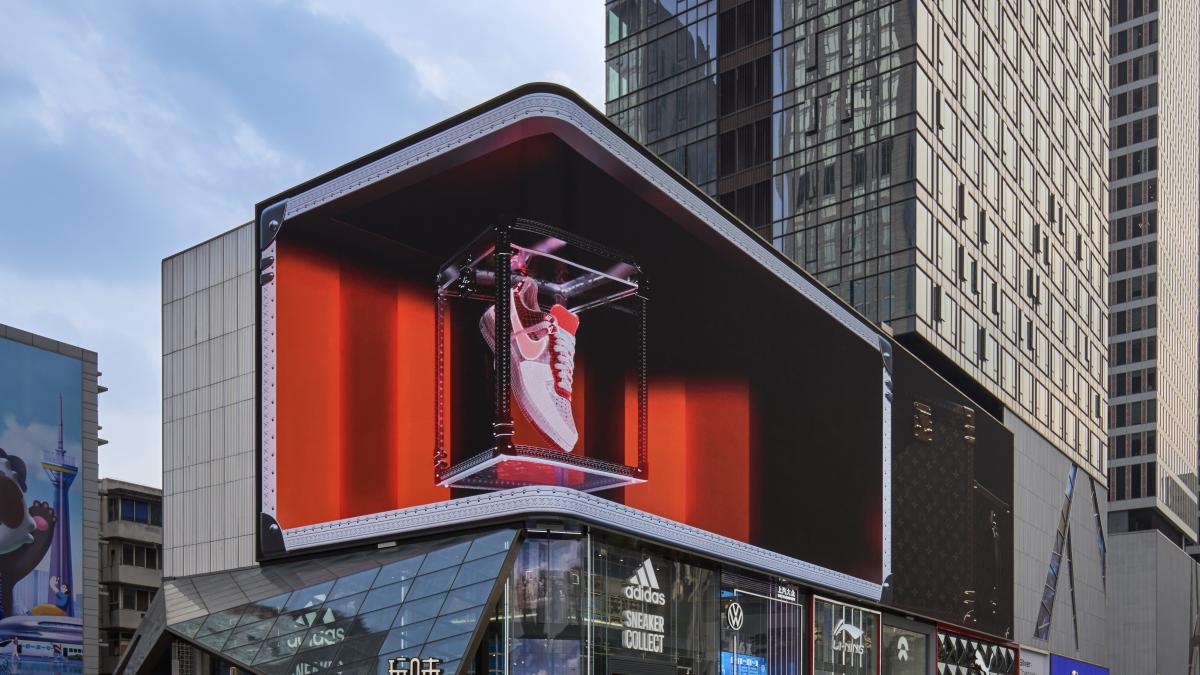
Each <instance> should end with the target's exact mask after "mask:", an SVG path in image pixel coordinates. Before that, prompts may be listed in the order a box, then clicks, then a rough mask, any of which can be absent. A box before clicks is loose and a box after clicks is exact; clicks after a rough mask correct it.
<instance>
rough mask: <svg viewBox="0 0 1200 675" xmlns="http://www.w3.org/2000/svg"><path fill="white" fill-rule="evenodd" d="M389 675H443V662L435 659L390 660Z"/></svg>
mask: <svg viewBox="0 0 1200 675" xmlns="http://www.w3.org/2000/svg"><path fill="white" fill-rule="evenodd" d="M387 672H388V675H442V660H441V659H435V658H432V657H430V658H426V659H419V658H417V657H415V656H414V657H413V658H411V659H406V658H398V659H388V670H387Z"/></svg>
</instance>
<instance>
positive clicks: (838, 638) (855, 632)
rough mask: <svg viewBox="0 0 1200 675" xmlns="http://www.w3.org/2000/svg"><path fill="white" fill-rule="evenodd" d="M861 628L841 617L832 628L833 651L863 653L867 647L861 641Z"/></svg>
mask: <svg viewBox="0 0 1200 675" xmlns="http://www.w3.org/2000/svg"><path fill="white" fill-rule="evenodd" d="M862 637H863V629H861V628H859V627H858V626H855V625H854V624H852V623H849V622H847V621H846V620H845V619H841V620H839V621H838V622H837V625H836V626H834V628H833V651H835V652H842V653H843V654H863V653H865V652H866V650H867V648H866V646H864V645H863V643H862Z"/></svg>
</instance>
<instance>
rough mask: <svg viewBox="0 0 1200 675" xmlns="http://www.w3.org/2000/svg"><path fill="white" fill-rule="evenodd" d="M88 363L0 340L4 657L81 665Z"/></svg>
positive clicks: (0, 633)
mask: <svg viewBox="0 0 1200 675" xmlns="http://www.w3.org/2000/svg"><path fill="white" fill-rule="evenodd" d="M82 368H83V366H82V363H81V362H80V361H79V360H78V359H75V358H71V357H68V356H64V355H61V354H57V353H54V352H50V351H47V350H44V349H39V348H37V347H33V346H30V345H26V344H21V343H18V342H14V341H11V340H4V339H0V665H2V664H3V663H4V662H6V661H11V660H12V659H13V658H17V659H22V660H26V661H31V663H30V665H31V666H32V665H33V663H32V662H34V661H37V660H41V659H47V660H56V661H64V662H65V661H71V662H73V663H74V664H78V663H79V661H78V659H79V658H80V655H81V649H80V647H81V645H82V642H83V622H82V616H83V606H82V600H81V598H82V596H81V595H80V589H81V588H82V575H83V562H82V557H83V541H82V535H83V495H82V489H83V487H82V481H80V480H76V478H77V477H78V473H79V466H80V454H81V451H82V437H83V431H82V427H83V400H82V396H83V395H82V381H83V372H82ZM64 665H65V664H64Z"/></svg>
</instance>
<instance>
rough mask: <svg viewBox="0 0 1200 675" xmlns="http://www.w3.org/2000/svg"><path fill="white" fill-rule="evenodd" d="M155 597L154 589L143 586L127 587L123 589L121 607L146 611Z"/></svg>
mask: <svg viewBox="0 0 1200 675" xmlns="http://www.w3.org/2000/svg"><path fill="white" fill-rule="evenodd" d="M153 599H154V591H152V590H147V589H141V588H126V589H124V590H122V591H121V609H132V610H135V611H138V612H145V611H146V610H148V609H150V601H151V600H153Z"/></svg>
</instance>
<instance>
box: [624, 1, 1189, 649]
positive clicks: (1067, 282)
mask: <svg viewBox="0 0 1200 675" xmlns="http://www.w3.org/2000/svg"><path fill="white" fill-rule="evenodd" d="M1107 4H1108V3H1107V2H1103V1H1101V0H1085V1H1082V2H1076V1H1069V2H1062V1H1059V0H994V1H989V2H972V1H966V0H916V1H914V2H880V1H865V0H859V1H853V2H841V1H835V0H794V1H787V2H773V1H771V0H746V1H740V2H739V1H738V0H707V1H704V2H673V1H664V0H613V1H611V2H608V3H607V10H608V11H607V26H606V35H607V38H608V45H607V54H606V56H607V71H606V72H607V77H608V91H607V94H608V98H607V106H606V107H607V110H606V113H607V115H608V117H609V119H610V120H612V121H613V122H614V123H615V124H616V125H617V126H619V127H620V128H621V129H623V130H625V131H626V132H628V133H629V134H630V135H632V136H633V137H634V138H636V139H638V140H640V141H641V142H643V143H644V144H645V145H646V146H647V147H648V148H649V149H650V150H652V151H654V152H657V153H659V155H660V156H661V157H662V159H664V160H665V161H667V162H668V163H670V164H671V165H672V166H673V167H675V168H676V169H677V170H678V171H680V172H681V173H682V174H684V175H685V176H686V177H688V178H690V179H692V180H694V181H697V184H698V185H700V187H702V188H703V189H704V190H705V191H706V192H708V193H709V194H710V195H713V196H714V197H716V198H717V199H718V200H719V201H720V203H721V204H722V205H723V206H724V207H725V208H726V209H728V210H729V211H731V212H732V213H733V214H734V215H736V216H737V217H738V218H739V219H741V220H742V221H743V222H745V223H746V224H747V225H750V226H751V227H753V228H754V229H755V231H756V232H758V234H759V235H761V236H762V238H763V239H764V243H767V244H769V245H771V246H773V247H775V248H776V249H778V250H779V251H781V252H782V253H784V254H785V255H787V256H788V257H789V258H791V259H792V260H793V261H794V262H796V263H797V264H798V265H800V266H802V267H804V268H805V269H806V270H808V271H809V272H810V273H812V274H813V275H814V276H816V277H817V279H818V280H820V281H821V282H822V283H824V284H825V285H826V286H828V287H829V288H830V289H832V290H833V291H834V292H835V293H837V294H838V295H839V296H841V297H842V298H843V299H845V300H846V301H847V302H849V303H850V304H851V305H853V306H854V307H855V308H856V309H857V310H858V311H859V312H861V313H862V314H864V315H865V316H866V317H868V318H869V319H871V320H873V321H876V322H879V323H881V324H886V325H887V326H888V327H890V329H891V330H892V331H893V333H894V335H895V336H896V338H897V340H898V341H899V342H901V343H902V344H904V345H905V346H907V347H908V348H909V349H911V350H912V351H914V352H915V353H917V354H918V355H919V356H920V357H921V358H922V359H923V360H924V361H925V362H926V363H927V364H929V365H931V366H933V367H934V369H935V370H937V371H938V372H939V373H940V374H941V375H942V376H943V377H945V378H946V379H948V380H950V381H951V382H952V383H953V384H955V385H956V386H958V387H959V388H960V389H961V390H963V391H964V392H966V393H967V394H969V395H970V396H971V397H972V399H973V400H974V401H976V402H977V403H978V404H979V405H980V406H981V407H984V408H985V409H987V410H988V411H989V412H991V413H992V414H994V415H996V416H997V417H1000V418H1002V419H1003V420H1004V422H1005V425H1006V426H1008V427H1009V428H1010V429H1012V430H1013V432H1014V434H1015V437H1016V441H1017V442H1016V449H1017V453H1016V471H1015V481H1016V485H1017V486H1018V489H1017V492H1018V494H1020V495H1023V497H1022V498H1021V499H1018V500H1017V504H1016V508H1015V522H1016V529H1017V537H1016V551H1015V555H1016V558H1017V565H1016V577H1017V578H1016V579H1015V584H1016V588H1017V590H1016V597H1015V599H1014V603H1015V607H1016V612H1015V614H1016V617H1015V635H1014V636H1013V639H1014V640H1017V641H1019V642H1020V643H1021V644H1022V645H1023V646H1025V647H1029V648H1032V649H1031V653H1032V651H1033V650H1042V651H1048V652H1053V653H1054V654H1070V655H1072V656H1073V657H1075V658H1080V659H1082V660H1085V661H1088V660H1090V661H1092V662H1102V661H1104V660H1106V659H1107V647H1106V637H1105V635H1106V630H1107V629H1106V627H1105V621H1106V619H1105V599H1104V598H1105V590H1104V589H1105V585H1106V583H1107V582H1106V576H1105V575H1106V572H1105V570H1106V567H1105V565H1106V537H1105V533H1104V529H1103V528H1104V526H1105V524H1106V511H1105V509H1104V506H1105V504H1106V502H1107V491H1106V483H1107V474H1106V461H1107V457H1108V450H1107V446H1108V436H1107V425H1106V412H1107V410H1108V403H1107V396H1108V392H1107V384H1108V383H1107V381H1106V378H1107V367H1108V363H1107V362H1108V352H1107V350H1106V349H1105V345H1106V340H1107V333H1106V327H1107V322H1108V306H1107V298H1106V295H1105V294H1106V293H1107V279H1108V257H1107V245H1108V241H1109V233H1108V220H1107V218H1106V217H1105V200H1106V199H1108V175H1107V172H1106V164H1105V160H1106V155H1107V150H1108V127H1107V120H1106V115H1105V111H1106V106H1107V104H1108V96H1109V89H1108V74H1107V68H1108V45H1107V40H1106V38H1107V35H1108V25H1109V17H1108V6H1107ZM714 36H715V37H714ZM701 83H703V84H701ZM705 92H707V93H705ZM697 96H709V97H712V99H713V102H710V103H708V104H707V105H705V104H703V103H699V102H697V101H696V97H697ZM705 114H708V115H709V116H708V117H705ZM714 127H715V128H714ZM711 148H715V153H714V152H712V150H711ZM701 157H708V161H709V162H710V163H711V164H710V165H709V166H706V167H703V168H701V167H699V166H697V164H696V163H697V162H698V161H699V158H701ZM712 167H715V169H714V168H712ZM710 170H711V171H712V173H714V174H715V177H713V178H711V179H708V176H709V174H708V173H706V172H707V171H710ZM698 177H699V178H698ZM798 344H799V345H804V344H805V343H804V342H803V340H802V338H801V339H798ZM811 348H819V345H812V346H811ZM1189 372H1190V373H1191V375H1192V377H1193V379H1194V376H1195V372H1194V369H1193V370H1192V371H1189ZM1077 467H1079V468H1082V469H1083V471H1082V472H1081V471H1079V470H1078V468H1077ZM1056 524H1057V525H1056ZM1084 556H1087V557H1086V558H1085V557H1084ZM1084 570H1087V574H1088V575H1092V576H1088V578H1086V579H1085V578H1084V577H1083V576H1082V574H1083V571H1084ZM1093 573H1094V575H1093Z"/></svg>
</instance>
